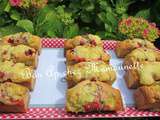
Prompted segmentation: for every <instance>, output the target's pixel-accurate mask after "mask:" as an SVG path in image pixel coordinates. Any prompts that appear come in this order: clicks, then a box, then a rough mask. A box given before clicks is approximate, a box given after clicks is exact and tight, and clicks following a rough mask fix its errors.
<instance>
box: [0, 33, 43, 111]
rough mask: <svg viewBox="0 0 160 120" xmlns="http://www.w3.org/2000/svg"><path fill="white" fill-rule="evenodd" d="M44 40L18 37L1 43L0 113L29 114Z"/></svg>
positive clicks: (32, 37) (3, 39)
mask: <svg viewBox="0 0 160 120" xmlns="http://www.w3.org/2000/svg"><path fill="white" fill-rule="evenodd" d="M40 50H41V39H40V38H39V37H38V36H34V35H32V34H30V33H16V34H13V35H9V36H5V37H3V38H1V39H0V112H26V111H27V109H28V104H29V99H30V93H29V91H32V90H33V89H34V85H35V79H36V78H35V74H34V70H35V69H36V68H37V65H38V56H39V55H40Z"/></svg>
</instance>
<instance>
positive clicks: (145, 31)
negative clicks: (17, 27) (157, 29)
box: [143, 29, 149, 37]
mask: <svg viewBox="0 0 160 120" xmlns="http://www.w3.org/2000/svg"><path fill="white" fill-rule="evenodd" d="M148 33H149V30H148V29H144V31H143V36H144V37H146V36H147V35H148Z"/></svg>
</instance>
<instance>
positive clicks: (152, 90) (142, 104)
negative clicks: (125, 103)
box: [134, 83, 160, 111]
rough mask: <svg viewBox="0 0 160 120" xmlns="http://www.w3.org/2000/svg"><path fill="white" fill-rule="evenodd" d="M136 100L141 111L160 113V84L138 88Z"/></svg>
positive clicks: (135, 95)
mask: <svg viewBox="0 0 160 120" xmlns="http://www.w3.org/2000/svg"><path fill="white" fill-rule="evenodd" d="M134 99H135V104H136V107H137V109H139V110H150V111H160V84H159V83H158V84H154V85H151V86H142V87H140V88H138V89H137V90H136V91H135V93H134Z"/></svg>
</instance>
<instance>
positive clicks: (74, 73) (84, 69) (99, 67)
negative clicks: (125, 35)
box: [66, 61, 116, 88]
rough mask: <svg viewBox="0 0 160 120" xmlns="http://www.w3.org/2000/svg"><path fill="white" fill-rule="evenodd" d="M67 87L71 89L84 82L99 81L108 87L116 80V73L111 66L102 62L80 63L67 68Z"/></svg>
mask: <svg viewBox="0 0 160 120" xmlns="http://www.w3.org/2000/svg"><path fill="white" fill-rule="evenodd" d="M66 79H67V83H68V87H69V88H70V87H73V86H75V85H76V84H78V83H79V82H81V81H84V80H93V81H96V80H99V81H101V82H105V83H108V84H110V85H112V84H113V82H114V81H115V80H116V73H115V71H114V69H113V67H112V66H111V65H108V64H106V63H105V62H103V61H93V62H80V63H77V64H75V65H68V66H67V76H66Z"/></svg>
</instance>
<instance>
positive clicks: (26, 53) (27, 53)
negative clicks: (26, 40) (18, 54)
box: [25, 49, 33, 56]
mask: <svg viewBox="0 0 160 120" xmlns="http://www.w3.org/2000/svg"><path fill="white" fill-rule="evenodd" d="M32 54H33V51H32V50H31V49H29V50H28V51H25V55H26V56H32Z"/></svg>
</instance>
